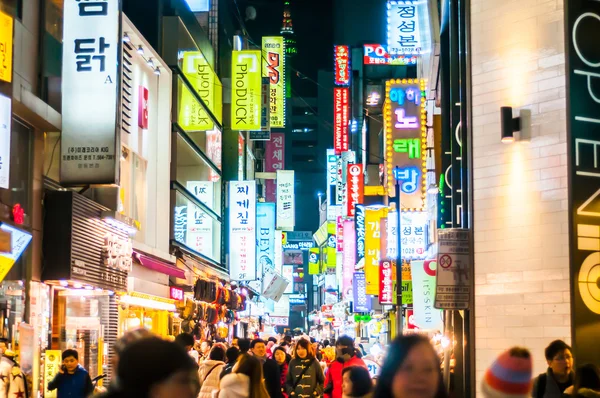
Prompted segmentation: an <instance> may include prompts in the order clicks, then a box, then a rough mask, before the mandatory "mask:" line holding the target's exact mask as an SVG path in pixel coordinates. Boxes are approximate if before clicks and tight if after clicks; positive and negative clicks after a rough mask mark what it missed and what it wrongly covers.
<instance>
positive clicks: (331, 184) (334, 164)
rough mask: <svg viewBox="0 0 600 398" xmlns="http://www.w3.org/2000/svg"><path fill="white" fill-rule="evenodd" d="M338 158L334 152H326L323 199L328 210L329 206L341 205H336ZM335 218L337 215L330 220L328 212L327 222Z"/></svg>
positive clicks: (330, 150) (329, 150) (331, 150)
mask: <svg viewBox="0 0 600 398" xmlns="http://www.w3.org/2000/svg"><path fill="white" fill-rule="evenodd" d="M338 158H339V156H337V155H336V154H335V150H333V149H328V150H327V185H326V187H327V188H326V189H327V192H326V193H325V197H326V200H327V207H328V209H329V207H331V206H335V205H341V203H337V181H338ZM332 217H333V215H332ZM336 218H337V215H336V216H335V217H333V218H330V214H329V210H328V214H327V220H329V221H333V220H336Z"/></svg>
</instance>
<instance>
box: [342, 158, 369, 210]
mask: <svg viewBox="0 0 600 398" xmlns="http://www.w3.org/2000/svg"><path fill="white" fill-rule="evenodd" d="M346 181H347V184H348V185H347V187H348V188H347V190H348V192H347V194H348V199H347V200H348V202H347V208H346V215H347V216H348V217H354V215H355V211H356V210H355V209H356V205H357V204H359V203H363V202H364V199H365V176H364V169H363V165H362V164H349V165H348V175H347V177H346Z"/></svg>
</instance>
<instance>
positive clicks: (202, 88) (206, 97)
mask: <svg viewBox="0 0 600 398" xmlns="http://www.w3.org/2000/svg"><path fill="white" fill-rule="evenodd" d="M181 69H182V70H183V74H184V75H185V77H186V78H187V80H188V82H189V83H190V84H191V85H192V87H193V89H194V90H195V91H196V94H198V96H199V97H200V98H201V99H202V102H203V104H201V103H200V102H199V101H198V100H197V99H196V97H195V96H194V95H193V94H192V92H191V91H190V90H189V89H188V88H187V87H186V88H184V89H183V90H182V91H181V99H180V101H179V120H178V123H179V125H180V126H181V127H182V128H183V129H184V130H186V131H206V130H211V129H213V128H214V122H213V121H212V119H211V118H210V116H209V115H208V112H207V111H206V109H205V107H204V106H206V108H208V109H209V110H210V111H211V113H212V114H213V116H214V117H215V118H216V119H217V120H218V121H221V120H222V112H223V108H222V101H221V98H220V97H221V95H220V94H219V93H221V82H220V81H219V78H218V77H217V75H216V74H215V72H214V71H213V70H212V68H211V67H210V65H209V64H208V61H206V58H204V55H203V54H202V52H200V51H186V52H184V53H183V64H182V67H181Z"/></svg>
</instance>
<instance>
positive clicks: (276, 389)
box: [257, 357, 283, 398]
mask: <svg viewBox="0 0 600 398" xmlns="http://www.w3.org/2000/svg"><path fill="white" fill-rule="evenodd" d="M257 358H258V357H257ZM259 359H260V358H259ZM261 362H262V360H261ZM263 377H264V378H265V387H266V388H267V392H268V393H269V396H270V397H271V398H282V397H283V395H282V394H281V387H282V386H281V372H280V371H279V365H277V362H275V360H273V359H267V360H266V361H264V362H263Z"/></svg>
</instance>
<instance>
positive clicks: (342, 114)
mask: <svg viewBox="0 0 600 398" xmlns="http://www.w3.org/2000/svg"><path fill="white" fill-rule="evenodd" d="M349 101H350V89H349V88H347V87H336V88H334V89H333V144H334V148H335V154H336V155H341V154H342V152H344V151H347V150H348V138H349V137H348V116H349V112H350V109H349V107H350V102H349Z"/></svg>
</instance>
